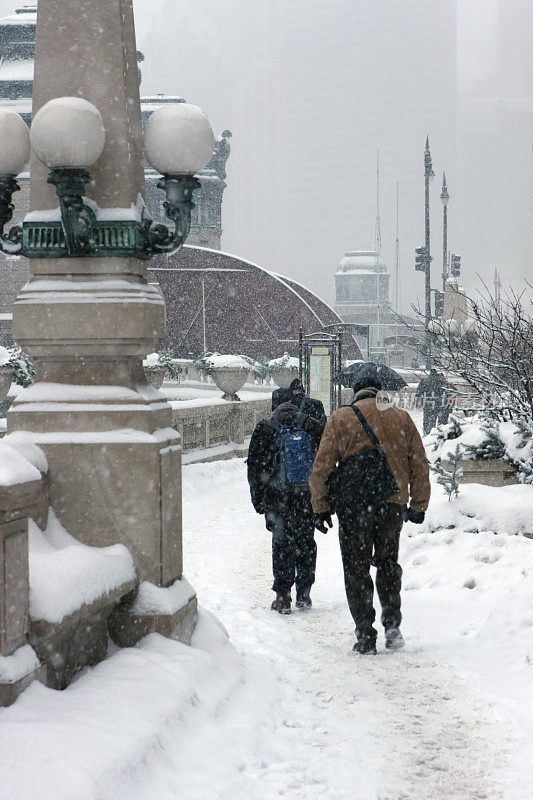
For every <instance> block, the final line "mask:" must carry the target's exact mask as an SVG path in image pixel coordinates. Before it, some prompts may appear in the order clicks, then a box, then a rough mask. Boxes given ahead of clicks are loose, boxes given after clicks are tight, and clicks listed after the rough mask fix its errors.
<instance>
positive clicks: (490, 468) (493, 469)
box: [442, 458, 520, 486]
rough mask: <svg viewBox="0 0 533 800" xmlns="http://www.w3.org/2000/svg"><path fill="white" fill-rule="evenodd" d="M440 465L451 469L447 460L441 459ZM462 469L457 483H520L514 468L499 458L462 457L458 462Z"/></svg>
mask: <svg viewBox="0 0 533 800" xmlns="http://www.w3.org/2000/svg"><path fill="white" fill-rule="evenodd" d="M442 466H443V467H444V469H446V470H450V469H451V464H450V462H449V461H446V460H444V459H443V461H442ZM458 466H459V467H461V469H462V470H463V474H462V475H461V477H458V478H457V483H480V484H482V485H483V486H513V485H514V484H516V483H520V481H519V480H518V478H517V477H516V469H515V467H513V465H512V464H509V463H508V462H507V461H504V460H503V459H501V458H486V459H485V458H475V459H473V458H463V459H461V460H460V461H459V462H458Z"/></svg>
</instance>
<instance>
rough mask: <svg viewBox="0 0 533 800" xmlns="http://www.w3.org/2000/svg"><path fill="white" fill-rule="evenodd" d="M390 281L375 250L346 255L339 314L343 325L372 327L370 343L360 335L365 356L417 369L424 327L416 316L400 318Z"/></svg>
mask: <svg viewBox="0 0 533 800" xmlns="http://www.w3.org/2000/svg"><path fill="white" fill-rule="evenodd" d="M378 265H379V268H378ZM378 274H379V279H378ZM390 278H391V276H390V273H389V272H388V270H387V267H386V265H385V264H384V262H383V261H382V260H381V259H378V255H377V253H376V251H375V250H351V251H349V252H347V253H345V254H344V256H343V257H342V259H341V261H340V263H339V267H338V269H337V272H336V273H335V306H334V308H335V312H336V313H337V314H338V315H339V317H340V318H341V319H342V321H343V322H355V323H357V324H359V325H368V326H369V340H367V337H365V336H362V335H357V336H356V339H357V343H358V345H359V347H360V348H361V350H362V352H363V354H364V355H365V356H366V355H367V353H368V354H369V355H370V356H371V357H374V358H375V357H379V358H380V359H382V360H384V361H386V362H388V363H390V364H391V365H392V366H402V367H403V366H405V367H409V366H414V365H415V364H417V363H418V361H419V349H420V348H419V346H418V341H419V338H420V333H421V328H422V326H421V324H420V322H419V321H418V320H416V319H415V318H414V317H408V316H406V315H397V314H396V313H395V311H394V310H393V309H392V308H391V305H390ZM378 280H379V308H378Z"/></svg>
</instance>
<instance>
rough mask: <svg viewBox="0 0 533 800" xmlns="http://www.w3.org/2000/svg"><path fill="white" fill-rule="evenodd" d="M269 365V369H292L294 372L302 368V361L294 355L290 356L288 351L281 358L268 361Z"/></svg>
mask: <svg viewBox="0 0 533 800" xmlns="http://www.w3.org/2000/svg"><path fill="white" fill-rule="evenodd" d="M267 367H268V369H269V370H277V369H290V370H292V371H293V372H298V370H299V368H300V362H299V360H298V359H297V358H295V357H294V356H290V355H289V354H288V353H283V355H282V356H280V357H279V358H273V359H272V360H271V361H269V362H268V363H267Z"/></svg>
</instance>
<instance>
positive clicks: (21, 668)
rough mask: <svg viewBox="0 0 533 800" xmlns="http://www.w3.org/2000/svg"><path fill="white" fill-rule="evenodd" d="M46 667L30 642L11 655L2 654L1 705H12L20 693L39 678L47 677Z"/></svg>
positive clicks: (0, 669)
mask: <svg viewBox="0 0 533 800" xmlns="http://www.w3.org/2000/svg"><path fill="white" fill-rule="evenodd" d="M45 675H46V668H45V667H44V666H43V665H42V664H41V662H40V661H39V659H38V658H37V654H36V653H35V650H33V648H32V647H30V645H29V644H26V645H23V646H22V647H19V648H18V650H15V652H14V653H12V654H11V655H10V656H0V706H10V705H12V704H13V703H14V702H15V700H16V699H17V697H18V696H19V694H20V693H21V692H23V691H24V689H25V688H26V687H27V686H29V685H30V683H31V682H32V681H33V680H35V679H37V680H43V681H44V679H45Z"/></svg>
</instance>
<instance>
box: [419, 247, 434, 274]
mask: <svg viewBox="0 0 533 800" xmlns="http://www.w3.org/2000/svg"><path fill="white" fill-rule="evenodd" d="M415 253H416V255H415V269H416V270H418V272H425V271H426V268H427V265H428V263H429V262H430V261H431V260H432V259H431V257H429V258H428V252H427V250H426V248H425V247H417V248H416V250H415Z"/></svg>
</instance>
